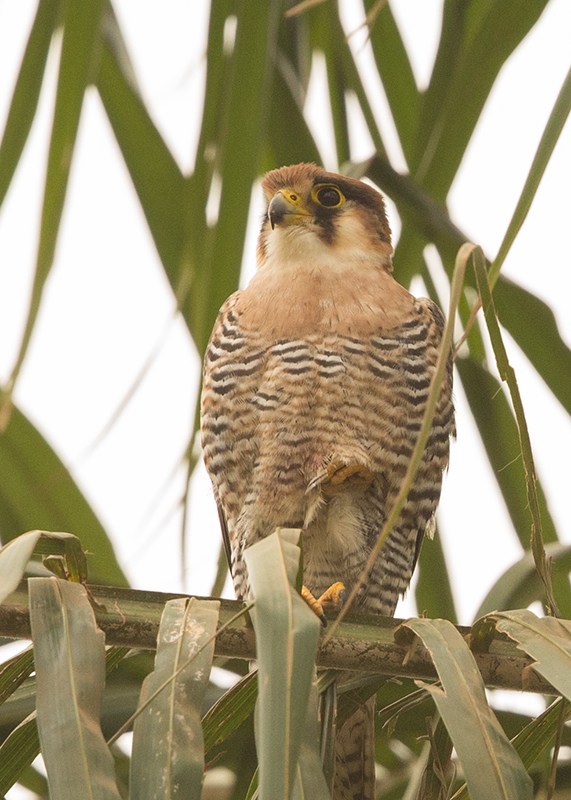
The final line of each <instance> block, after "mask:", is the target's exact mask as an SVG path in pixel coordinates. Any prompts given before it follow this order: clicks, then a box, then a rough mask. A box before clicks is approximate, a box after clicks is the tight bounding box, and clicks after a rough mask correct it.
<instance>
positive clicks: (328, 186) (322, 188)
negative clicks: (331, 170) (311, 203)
mask: <svg viewBox="0 0 571 800" xmlns="http://www.w3.org/2000/svg"><path fill="white" fill-rule="evenodd" d="M311 196H312V198H313V199H314V200H315V202H316V203H319V205H320V206H325V208H339V206H342V205H343V203H344V202H345V198H344V197H343V195H342V194H341V192H340V191H339V189H338V188H337V186H335V185H333V184H332V183H320V184H318V185H317V186H314V187H313V190H312V192H311Z"/></svg>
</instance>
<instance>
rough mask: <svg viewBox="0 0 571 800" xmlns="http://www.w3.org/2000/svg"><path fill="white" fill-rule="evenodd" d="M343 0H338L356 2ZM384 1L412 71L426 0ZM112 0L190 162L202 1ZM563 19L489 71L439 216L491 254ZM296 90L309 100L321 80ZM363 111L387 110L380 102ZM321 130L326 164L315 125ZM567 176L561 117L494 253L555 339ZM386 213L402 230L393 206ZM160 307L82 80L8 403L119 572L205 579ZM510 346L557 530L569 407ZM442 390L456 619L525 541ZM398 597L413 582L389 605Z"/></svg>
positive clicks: (429, 6) (7, 305)
mask: <svg viewBox="0 0 571 800" xmlns="http://www.w3.org/2000/svg"><path fill="white" fill-rule="evenodd" d="M347 2H348V4H349V5H351V3H352V0H347ZM391 5H392V6H393V8H394V10H395V13H396V15H397V19H398V22H399V24H400V25H401V28H402V31H403V35H404V37H405V40H406V42H407V44H408V45H409V48H410V50H411V53H412V55H413V57H414V63H413V66H414V68H415V74H416V76H417V79H418V81H419V83H420V84H421V85H426V82H427V80H428V77H429V74H430V69H431V64H432V59H433V58H434V54H435V48H436V43H437V36H438V34H439V23H438V19H439V14H440V9H441V1H440V0H398V1H397V2H392V3H391ZM35 6H36V3H35V2H32V0H20V2H18V3H12V2H7V0H4V2H2V0H0V121H1V120H3V119H4V118H5V115H6V113H7V109H8V103H9V100H10V96H11V92H12V89H13V85H14V80H15V76H16V74H17V69H18V67H19V62H20V58H21V53H22V49H23V46H24V43H25V40H26V37H27V32H28V29H29V25H30V24H31V19H32V17H33V14H34V11H35ZM114 6H115V8H116V10H117V14H118V17H119V21H120V23H121V25H122V27H123V30H124V32H125V35H126V39H127V44H128V47H129V49H130V53H131V56H132V58H133V61H134V65H135V69H136V72H137V76H138V79H139V81H140V84H141V87H142V91H143V96H144V98H145V101H146V102H147V103H148V104H149V106H150V108H151V110H152V114H153V118H154V119H155V121H156V123H157V125H158V126H159V129H160V131H161V133H162V134H163V136H164V137H165V139H166V140H167V142H168V144H169V146H170V147H171V148H172V150H173V153H174V154H175V157H176V158H177V160H178V161H179V163H180V164H181V166H182V167H183V168H186V169H188V167H189V166H190V164H191V162H192V153H193V151H194V146H195V142H196V137H197V123H198V122H199V121H200V106H201V97H202V80H203V76H204V63H203V50H204V43H203V38H202V37H203V36H204V31H205V28H206V24H207V12H208V7H207V6H208V4H207V3H206V2H192V3H190V2H184V0H166V2H162V3H161V4H159V3H158V1H157V0H138V2H136V3H134V2H132V0H115V2H114ZM355 27H356V26H355ZM570 30H571V4H569V2H568V0H552V2H551V3H550V4H549V7H548V10H547V12H546V13H545V14H544V15H543V18H542V20H541V21H540V24H539V25H538V26H537V27H536V29H535V30H534V31H533V33H532V35H530V36H529V37H528V38H527V39H526V40H525V42H524V43H523V45H522V46H521V47H520V48H519V49H518V50H517V51H516V53H515V54H514V56H513V57H512V58H511V59H510V61H509V62H508V63H507V65H506V66H505V68H504V69H503V70H502V72H501V75H500V78H499V80H498V82H497V85H496V87H495V89H494V92H493V94H492V96H491V98H490V100H489V102H488V104H487V106H486V109H485V112H484V115H483V117H482V119H481V121H480V123H479V125H478V128H477V132H476V135H475V136H474V138H473V141H472V143H471V145H470V147H469V150H468V153H467V155H466V158H465V159H464V162H463V164H462V167H461V169H460V172H459V175H458V178H457V180H456V181H455V183H454V186H453V188H452V193H451V198H450V199H451V208H452V215H453V218H454V220H455V221H456V223H457V224H458V225H459V226H460V227H461V228H463V229H464V230H465V231H467V232H468V233H469V234H470V235H471V236H472V237H473V239H474V241H476V242H478V243H480V244H482V245H483V247H484V249H485V251H486V253H487V254H488V255H490V256H492V257H493V256H494V255H495V253H496V251H497V248H498V246H499V243H500V241H501V239H502V236H503V233H504V231H505V228H506V226H507V224H508V222H509V219H510V217H511V214H512V212H513V208H514V206H515V203H516V201H517V198H518V197H519V193H520V191H521V188H522V186H523V182H524V180H525V177H526V175H527V170H528V168H529V165H530V163H531V160H532V157H533V154H534V152H535V148H536V146H537V143H538V141H539V137H540V135H541V133H542V131H543V128H544V125H545V122H546V120H547V117H548V115H549V113H550V111H551V108H552V106H553V103H554V100H555V97H556V95H557V93H558V91H559V88H560V86H561V84H562V81H563V78H564V76H565V74H566V71H567V69H568V68H569V62H570V58H569V31H570ZM57 55H58V54H57V52H52V54H51V57H50V62H49V69H48V76H47V80H46V85H45V86H44V89H43V91H42V96H41V101H40V109H39V112H38V116H37V119H36V122H35V123H34V127H33V130H32V134H31V138H30V141H29V143H28V145H27V147H26V150H25V153H24V158H23V161H22V163H21V165H20V167H19V169H18V172H17V175H16V179H15V181H14V184H13V186H12V188H11V189H10V193H9V195H8V197H7V200H6V201H5V203H4V206H3V207H2V209H1V211H0V342H1V343H2V345H1V347H0V380H2V381H4V380H5V379H6V378H7V376H8V374H9V371H10V368H11V366H12V364H13V360H14V357H15V353H16V348H17V345H18V343H19V337H20V334H21V330H22V326H23V321H24V316H25V313H26V309H27V301H28V292H29V289H30V285H31V279H32V274H33V267H34V258H35V248H36V245H37V236H38V220H39V211H40V207H41V190H42V181H43V175H44V170H45V159H46V153H47V142H48V136H49V128H50V123H51V111H52V108H53V96H54V88H55V77H56V69H57ZM366 57H367V53H366V50H365V51H363V58H364V59H366ZM311 102H312V103H315V104H316V105H315V107H314V109H313V111H314V113H317V114H319V113H320V112H319V109H320V106H319V105H318V104H319V102H320V101H319V90H318V88H317V89H316V90H315V93H314V94H312V100H311ZM315 109H317V112H315ZM311 111H312V109H308V114H309V117H310V119H311ZM378 113H379V115H382V114H383V109H382V103H381V102H379V109H378ZM321 118H322V116H321ZM354 141H355V155H356V156H357V157H365V156H366V155H367V154H368V147H369V144H368V140H367V138H366V137H364V136H363V135H362V134H360V133H359V127H358V126H357V127H356V132H355V137H354ZM322 146H323V153H324V158H325V159H326V163H327V159H328V158H329V159H330V156H328V155H327V154H328V152H330V148H329V150H328V143H327V139H326V137H325V139H324V140H323V142H322ZM327 165H328V166H331V164H327ZM333 166H334V165H333ZM570 174H571V127H570V126H569V125H567V127H566V129H565V131H564V133H563V135H562V137H561V141H560V143H559V145H558V147H557V150H556V152H555V154H554V156H553V159H552V162H551V164H550V166H549V168H548V170H547V173H546V175H545V177H544V180H543V183H542V186H541V187H540V190H539V193H538V196H537V199H536V201H535V203H534V205H533V207H532V210H531V213H530V215H529V218H528V221H527V223H526V225H525V228H524V230H523V231H522V233H521V234H520V236H519V238H518V240H517V242H516V244H515V245H514V247H513V248H512V251H511V254H510V256H509V258H508V260H507V261H506V264H505V268H504V272H505V274H507V275H509V276H511V277H513V278H514V279H516V280H517V281H518V282H519V283H521V284H522V285H523V286H525V287H526V288H528V289H530V290H531V291H533V292H535V293H537V294H538V295H539V296H540V297H542V298H543V299H545V300H546V301H547V302H548V303H549V304H550V305H551V306H552V308H553V309H554V311H555V313H556V315H557V318H558V321H559V324H560V328H561V331H562V333H563V335H564V336H565V337H566V340H567V341H568V342H569V341H571V319H570V315H569V313H568V311H567V305H568V300H567V298H568V296H569V292H570V291H571V278H570V274H571V270H570V267H571V257H570V255H569V247H568V245H567V231H568V227H569V218H570V211H571V208H570V201H569V192H568V178H569V175H570ZM391 207H392V206H391ZM392 227H393V229H395V230H396V231H398V227H399V226H398V220H395V218H394V216H393V219H392ZM254 241H255V231H254V229H253V228H252V232H251V233H250V235H249V237H248V252H247V253H246V257H245V265H246V272H250V271H251V268H252V265H253V259H254V254H253V246H254ZM442 302H443V305H444V304H445V302H446V298H442ZM173 309H174V303H173V299H172V296H171V293H170V288H169V286H168V284H167V282H166V279H165V277H164V275H163V273H162V267H161V266H160V263H159V261H158V258H157V255H156V252H155V249H154V245H153V243H152V239H151V237H150V234H149V232H148V229H147V226H146V223H145V220H144V218H143V215H142V212H141V210H140V207H139V204H138V200H137V198H136V196H135V194H134V191H133V188H132V186H131V182H130V179H129V176H128V174H127V172H126V169H125V167H124V166H123V164H122V161H121V156H120V153H119V152H118V149H117V147H116V145H115V143H114V140H113V137H112V134H111V131H110V128H109V125H108V123H107V121H106V119H105V116H104V113H103V112H102V108H101V105H100V102H99V99H98V97H97V95H96V93H95V92H94V91H91V92H90V93H89V94H88V96H87V98H86V102H85V105H84V110H83V116H82V121H81V126H80V132H79V138H78V142H77V147H76V153H75V156H74V163H73V169H72V174H71V181H70V186H69V190H68V197H67V202H66V207H65V211H64V218H63V227H62V230H61V234H60V240H59V245H58V250H57V255H56V261H55V265H54V268H53V272H52V275H51V277H50V279H49V282H48V284H47V287H46V291H45V295H44V303H43V306H42V310H41V313H40V318H39V321H38V325H37V328H36V333H35V336H34V339H33V342H32V346H31V349H30V352H29V357H28V359H27V361H26V365H25V368H24V370H23V372H22V375H21V379H20V382H19V384H18V387H17V392H16V400H17V402H18V404H19V405H20V407H21V408H22V409H23V410H24V411H25V412H26V413H27V414H28V415H29V416H30V417H31V418H32V420H33V421H34V422H35V423H36V424H37V425H38V427H39V428H40V430H41V431H42V432H43V433H44V435H45V436H46V437H47V439H48V440H49V441H50V442H51V443H52V445H53V446H54V447H55V449H56V450H57V452H58V453H59V455H60V456H61V457H62V458H63V460H64V461H65V462H66V464H68V465H69V466H70V468H71V469H72V471H73V474H74V476H75V478H76V480H77V481H78V483H79V485H80V487H81V488H82V490H83V491H84V492H85V494H86V495H87V497H88V498H89V500H90V502H91V503H92V505H93V507H94V508H95V510H96V511H97V513H98V514H99V516H100V518H101V520H102V522H103V523H104V525H105V526H106V528H107V529H108V531H109V532H110V534H111V536H112V539H113V542H114V544H115V548H116V551H117V554H118V557H119V559H120V561H121V564H122V566H123V568H124V569H125V571H126V572H127V574H128V576H129V578H130V580H131V581H132V584H133V585H134V586H135V587H138V588H146V589H153V590H163V591H167V590H168V591H175V590H181V589H182V588H184V589H185V590H186V591H190V592H193V593H197V594H206V593H208V591H209V589H210V586H211V583H212V578H213V574H214V562H213V559H214V557H215V555H216V554H217V553H218V547H219V542H220V539H219V532H218V521H217V517H216V512H215V509H214V505H213V501H212V496H211V490H210V487H209V484H208V480H207V479H206V477H205V474H204V472H203V471H200V470H199V471H198V472H197V474H196V476H195V479H194V481H193V492H192V510H191V524H190V539H189V543H188V561H187V572H186V578H185V583H184V586H183V584H182V582H181V569H180V557H179V552H180V549H179V548H180V520H181V515H180V511H179V509H178V506H177V501H178V498H179V496H180V494H181V491H182V487H183V480H182V473H181V472H180V470H179V471H178V472H177V473H175V477H174V478H173V470H175V468H176V465H177V463H178V462H179V460H180V457H181V455H182V453H183V451H184V448H185V445H186V441H187V438H188V434H189V430H190V426H191V424H192V414H193V401H194V397H195V393H196V384H197V376H198V371H199V362H198V358H197V356H196V354H195V352H194V348H193V346H192V343H191V341H190V338H189V336H188V333H187V331H186V328H185V326H184V324H183V323H182V322H181V321H180V320H175V321H174V322H173V321H172V315H173ZM165 330H167V331H168V335H167V336H166V338H164V341H162V346H161V348H160V354H159V356H158V358H157V360H156V361H155V363H154V364H153V366H152V368H151V369H150V370H149V372H148V373H147V375H146V376H145V379H144V381H143V383H142V385H141V386H140V388H139V389H138V391H137V393H136V394H135V397H134V399H133V401H132V402H131V403H130V405H129V406H128V408H127V410H126V412H125V413H124V414H123V415H122V417H121V418H120V420H119V422H118V423H117V424H116V425H115V426H114V427H113V429H112V431H111V432H110V433H109V434H108V435H107V436H106V437H105V439H104V440H103V442H102V443H101V444H99V445H98V446H97V447H96V448H95V449H94V450H92V451H91V452H89V453H88V454H85V451H86V448H88V447H89V445H90V444H91V443H92V442H93V441H94V439H95V438H96V437H97V435H98V434H99V432H100V431H101V430H102V429H103V428H104V426H105V424H106V423H107V421H108V420H109V418H110V417H111V416H112V415H113V412H114V410H115V409H116V408H117V406H118V404H119V402H120V401H121V399H122V398H123V397H124V396H125V394H126V392H127V391H128V390H129V388H130V387H131V385H132V383H133V381H134V379H135V377H136V376H137V374H138V373H139V370H140V369H141V367H142V365H143V364H144V363H145V361H146V359H147V357H148V355H149V353H150V352H151V351H152V350H153V348H154V347H155V346H156V345H157V343H158V342H159V341H161V339H162V338H163V337H164V332H165ZM510 356H511V358H512V361H513V364H514V366H515V368H516V371H517V374H518V378H519V381H520V385H521V390H522V394H523V398H524V402H525V405H526V409H527V412H528V417H529V421H530V427H531V433H532V439H533V444H534V447H535V451H536V457H537V461H538V466H539V471H540V474H541V477H542V480H543V485H544V487H545V489H546V492H547V495H548V499H549V502H550V505H551V509H552V513H553V515H554V517H555V519H556V522H557V524H558V525H559V529H560V533H561V536H562V537H563V538H564V539H565V541H571V524H570V522H569V515H568V510H567V494H568V491H569V489H568V485H569V459H568V455H567V454H568V452H569V451H570V450H571V424H570V421H569V418H568V416H567V415H566V414H565V413H564V412H563V411H562V409H561V408H560V407H559V405H558V404H557V402H555V401H553V400H552V398H551V397H550V396H549V392H547V391H546V390H545V388H544V387H543V386H542V385H541V384H538V382H537V381H536V380H535V377H534V373H533V370H531V369H530V368H529V367H528V365H527V363H526V362H525V359H523V358H522V356H521V355H520V353H519V352H518V350H517V348H516V347H515V346H512V347H510ZM456 394H457V403H458V430H459V435H458V443H457V444H456V445H455V446H454V448H453V455H452V462H451V468H450V472H449V476H448V478H447V480H446V484H445V489H444V492H443V498H442V503H441V511H440V521H441V528H442V531H443V538H444V543H445V548H446V553H447V558H448V561H449V566H450V571H451V574H452V579H453V583H454V588H455V591H456V595H457V603H458V609H459V614H460V621H461V622H463V623H465V624H468V623H470V622H471V620H472V617H473V615H474V613H475V611H476V609H477V607H478V605H479V604H480V602H481V600H482V599H483V597H484V596H485V594H486V593H487V591H488V589H489V588H490V587H491V585H492V584H493V583H494V581H495V580H496V579H497V578H498V577H499V576H500V575H501V574H502V572H503V571H504V570H505V569H506V568H507V567H508V566H509V565H510V564H511V563H513V562H514V561H515V560H516V559H517V558H518V556H519V553H520V549H519V545H518V543H517V539H516V537H515V534H514V532H513V531H512V529H511V525H510V522H509V519H508V516H507V512H506V511H505V509H504V508H503V506H502V504H501V503H499V502H498V499H499V495H498V489H497V487H496V484H495V481H494V479H493V477H492V476H491V475H490V473H489V470H488V466H487V461H486V459H485V456H484V454H483V452H482V450H481V447H480V445H479V443H478V440H477V439H476V438H475V436H474V431H473V429H472V423H471V418H470V416H469V414H468V413H467V411H466V408H465V401H464V398H463V396H462V392H461V390H460V388H459V386H458V385H457V389H456ZM467 511H468V513H467ZM426 546H430V544H427V545H426ZM412 611H413V606H412V605H411V602H410V599H409V600H407V601H405V603H404V604H403V606H402V607H401V609H400V610H399V611H397V614H399V615H408V614H409V612H412Z"/></svg>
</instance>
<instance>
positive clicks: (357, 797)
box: [333, 697, 375, 800]
mask: <svg viewBox="0 0 571 800" xmlns="http://www.w3.org/2000/svg"><path fill="white" fill-rule="evenodd" d="M374 719H375V698H374V697H371V698H370V699H369V700H367V702H366V703H365V704H364V705H362V706H361V707H360V708H359V709H357V711H355V713H354V714H353V716H352V717H349V719H348V720H347V721H346V722H345V724H344V725H343V727H342V728H341V730H339V731H338V732H337V738H336V741H335V777H334V780H333V800H374V798H375V723H374Z"/></svg>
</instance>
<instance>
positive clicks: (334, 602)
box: [301, 581, 345, 628]
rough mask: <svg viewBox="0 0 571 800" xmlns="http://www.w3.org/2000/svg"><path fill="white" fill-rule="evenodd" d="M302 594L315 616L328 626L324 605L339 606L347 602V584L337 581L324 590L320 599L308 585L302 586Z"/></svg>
mask: <svg viewBox="0 0 571 800" xmlns="http://www.w3.org/2000/svg"><path fill="white" fill-rule="evenodd" d="M301 596H302V597H303V599H304V600H305V602H306V603H307V605H308V606H309V607H310V609H311V610H312V611H313V613H314V614H315V616H317V617H319V619H320V620H321V624H322V625H323V627H324V628H326V627H327V617H326V616H325V612H324V610H323V606H324V605H326V606H335V607H337V608H339V607H340V606H342V605H343V603H344V602H345V584H343V583H341V581H337V583H334V584H332V586H330V587H329V589H327V590H326V591H325V592H323V594H322V595H321V597H320V598H319V600H316V598H315V597H314V596H313V594H312V593H311V592H310V591H309V589H308V588H307V586H302V587H301Z"/></svg>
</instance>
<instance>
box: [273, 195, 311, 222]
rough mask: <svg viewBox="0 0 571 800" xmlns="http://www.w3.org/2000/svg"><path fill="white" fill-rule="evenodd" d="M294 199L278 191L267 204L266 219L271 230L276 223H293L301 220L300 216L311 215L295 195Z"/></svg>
mask: <svg viewBox="0 0 571 800" xmlns="http://www.w3.org/2000/svg"><path fill="white" fill-rule="evenodd" d="M294 196H295V198H296V199H295V200H291V199H290V198H289V197H286V196H285V195H284V194H283V192H278V193H277V194H276V195H274V197H272V199H271V201H270V205H269V206H268V219H269V220H270V224H271V226H272V230H273V229H274V228H275V226H276V225H295V224H296V223H299V222H300V221H301V219H300V218H301V217H308V216H311V215H310V214H308V213H307V211H306V210H305V208H304V207H303V206H302V205H301V201H300V200H299V198H298V196H297V195H294Z"/></svg>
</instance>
